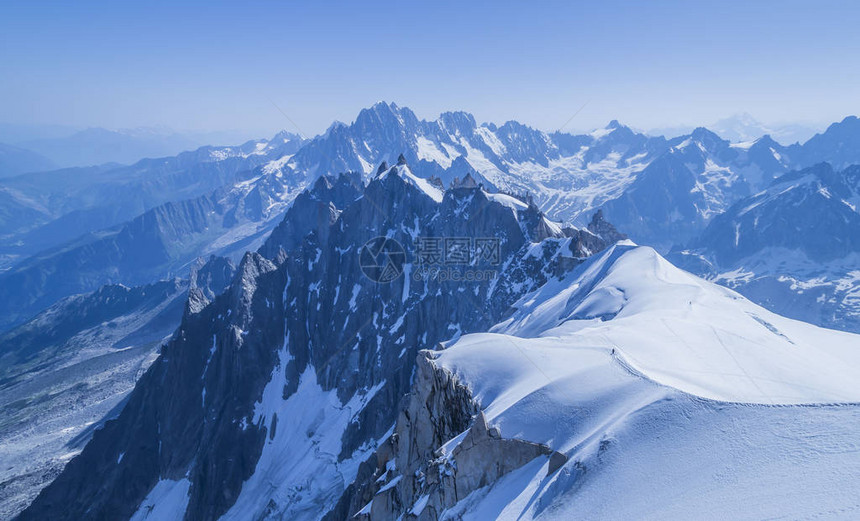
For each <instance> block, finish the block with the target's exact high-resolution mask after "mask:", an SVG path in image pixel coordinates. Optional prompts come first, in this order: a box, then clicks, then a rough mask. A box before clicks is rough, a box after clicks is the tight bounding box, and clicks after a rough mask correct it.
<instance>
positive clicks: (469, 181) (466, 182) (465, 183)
mask: <svg viewBox="0 0 860 521" xmlns="http://www.w3.org/2000/svg"><path fill="white" fill-rule="evenodd" d="M477 186H478V183H477V181H475V178H474V177H472V174H471V172H467V173H466V177H464V178H463V180H462V181H461V180H460V179H459V178H456V177H455V178H454V181H453V182H452V183H451V188H477Z"/></svg>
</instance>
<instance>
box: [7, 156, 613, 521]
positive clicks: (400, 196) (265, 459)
mask: <svg viewBox="0 0 860 521" xmlns="http://www.w3.org/2000/svg"><path fill="white" fill-rule="evenodd" d="M354 181H355V179H353V180H350V178H349V177H348V176H338V177H324V178H321V179H319V180H318V181H317V182H316V183H315V184H314V186H313V188H312V189H311V190H310V191H308V192H307V193H305V194H303V195H302V196H300V197H298V198H297V199H296V201H295V203H294V205H293V206H292V207H291V208H290V210H289V211H288V212H287V214H286V217H285V219H284V222H283V223H282V224H281V225H280V226H279V227H278V228H277V229H276V231H275V232H274V233H273V235H272V237H271V238H270V239H269V240H268V241H267V242H266V244H265V245H264V246H263V247H261V249H260V252H261V253H262V254H261V253H253V254H252V253H249V254H247V255H246V256H245V257H244V259H243V260H242V262H241V265H240V266H239V268H238V272H237V274H236V276H235V278H234V279H233V281H232V283H231V284H230V286H229V288H228V289H227V291H226V292H224V293H223V294H220V295H218V296H214V298H210V297H207V296H205V295H203V294H201V293H199V292H196V291H192V293H191V295H190V297H189V303H188V305H187V307H186V313H185V316H184V318H183V320H182V324H181V326H180V327H179V330H178V331H177V333H176V334H175V336H174V338H173V340H172V341H171V342H170V343H169V344H167V345H166V346H165V347H164V349H163V351H162V355H161V357H160V358H159V359H158V360H157V361H156V362H155V363H154V364H153V365H152V367H151V368H150V369H149V371H147V373H146V375H144V376H143V378H142V379H141V380H140V382H139V383H138V385H137V387H136V389H135V391H134V392H133V393H132V395H131V396H130V398H129V401H128V404H127V405H126V406H125V408H124V409H123V412H122V413H121V414H120V415H119V417H118V418H117V419H116V420H112V421H109V422H107V423H106V424H105V427H104V428H103V429H102V430H100V431H97V432H96V433H95V436H94V437H93V440H92V441H91V442H90V444H89V445H88V446H87V448H85V449H84V452H83V453H82V454H81V455H80V456H79V457H77V458H75V459H74V460H72V461H71V462H70V463H69V465H68V466H67V467H66V469H65V470H64V472H63V474H61V476H60V477H59V478H58V479H57V480H56V481H54V482H53V483H52V484H51V485H49V486H48V487H47V488H46V489H45V490H44V491H43V492H42V493H41V494H40V496H39V498H38V499H37V500H36V501H35V502H34V503H33V505H32V506H31V507H30V508H28V509H27V510H26V511H25V512H24V513H23V514H22V515H21V519H38V518H43V517H44V516H49V517H52V518H55V519H80V518H86V517H92V518H97V517H109V518H128V517H131V516H132V514H133V513H134V512H135V511H137V510H138V507H141V508H142V509H143V510H141V512H145V511H152V512H159V511H160V510H158V509H159V508H162V507H166V504H167V503H168V502H165V501H160V500H157V498H158V497H160V496H159V495H160V494H162V493H164V492H167V491H169V490H182V489H183V487H184V488H185V490H187V491H188V496H187V502H184V500H183V504H182V505H179V507H180V508H179V510H175V511H173V512H172V513H170V514H167V513H166V512H165V511H161V512H162V514H161V515H167V516H168V517H170V516H174V517H181V516H182V512H185V511H187V514H186V518H187V519H215V518H217V517H219V516H222V515H224V516H225V518H226V519H230V518H236V517H238V518H247V516H249V515H251V516H255V517H257V516H261V515H268V516H281V517H286V518H291V519H298V518H300V517H301V516H303V515H306V514H307V513H309V512H312V511H315V512H319V511H320V510H321V509H322V511H325V510H328V509H330V508H333V507H335V505H336V503H337V502H338V500H339V498H340V497H341V495H342V494H343V493H344V490H346V489H347V485H348V484H349V483H350V482H351V481H352V480H353V479H354V478H355V473H356V472H358V471H359V467H360V465H361V463H362V462H363V461H364V460H365V459H366V458H367V457H369V456H370V454H371V452H372V451H373V449H374V447H375V446H376V444H377V442H378V440H380V439H381V438H383V437H384V436H385V433H386V432H387V431H388V430H389V429H390V428H391V426H392V425H393V423H394V420H395V416H396V410H397V404H398V402H399V400H400V398H401V396H403V395H404V394H405V393H406V392H407V390H408V389H409V386H410V380H411V375H412V372H413V368H414V363H415V356H416V353H417V351H418V349H421V348H427V347H433V346H435V345H436V343H438V342H440V341H442V340H445V339H447V338H450V337H451V336H452V335H457V334H459V333H464V332H467V331H475V330H481V329H486V328H488V327H489V326H490V325H492V324H493V323H494V322H496V321H497V320H498V319H499V317H501V316H502V314H503V313H504V311H505V310H506V309H507V308H508V306H509V305H510V303H512V302H513V301H514V300H516V299H517V298H518V297H519V296H520V295H522V294H523V292H525V291H528V289H530V288H534V287H536V286H537V285H540V284H541V283H543V282H544V281H546V280H547V279H548V278H550V277H553V276H555V275H556V274H558V273H563V272H564V271H565V270H567V269H570V268H572V267H573V266H575V265H576V264H577V263H578V262H579V259H580V258H581V255H583V252H586V253H584V254H586V255H587V254H589V253H592V252H595V251H599V250H600V249H602V248H604V247H606V245H607V244H608V241H614V240H616V239H618V238H620V237H622V236H620V235H619V234H617V232H615V231H614V228H612V227H611V225H609V224H608V223H606V222H605V221H603V220H602V219H601V218H600V217H599V216H598V217H596V218H595V219H594V222H593V223H592V226H591V228H590V229H583V230H576V229H570V228H567V229H562V228H561V227H560V226H558V225H557V224H555V223H552V222H550V221H548V220H547V219H546V217H544V216H543V215H542V213H541V212H540V211H539V210H538V209H537V208H536V207H534V206H530V205H528V204H526V203H524V202H522V201H519V200H517V199H515V198H512V197H509V196H501V195H499V194H487V193H486V192H485V191H484V190H482V189H481V188H478V187H475V188H457V189H451V190H448V191H443V190H441V189H440V188H438V187H437V186H435V185H432V184H429V183H426V182H422V181H424V180H422V179H420V178H418V177H415V176H414V174H412V172H411V171H410V169H409V167H408V166H406V165H403V164H401V165H398V166H395V167H392V168H390V169H387V170H383V171H382V172H380V174H379V175H378V176H376V177H374V179H373V180H372V181H371V182H370V183H369V184H368V185H367V187H366V188H365V187H363V186H362V185H361V184H360V183H356V182H354ZM287 232H289V233H287ZM378 236H387V237H390V238H391V239H393V240H395V241H397V242H398V243H399V244H401V245H402V247H403V249H404V251H406V252H408V254H407V256H406V260H405V262H404V263H403V264H401V265H400V266H399V269H400V270H402V273H401V274H400V275H399V276H397V277H395V278H394V280H392V281H391V282H390V283H387V284H379V283H376V282H373V281H371V280H370V279H368V278H367V277H366V276H365V275H364V274H363V272H362V265H361V264H360V259H361V256H360V255H359V252H360V251H361V249H362V246H363V245H364V244H365V243H366V242H367V241H368V240H370V239H373V238H374V237H378ZM296 237H301V239H300V240H296ZM422 238H455V239H458V240H460V241H462V239H463V238H465V239H466V241H467V242H468V243H469V244H470V245H471V246H474V245H475V244H476V243H477V241H479V240H486V239H490V243H491V244H494V245H497V247H498V251H497V252H496V253H497V256H496V257H493V256H490V257H488V258H484V257H480V256H479V255H478V251H472V254H474V255H475V256H474V257H473V260H472V261H471V262H466V263H465V264H462V263H460V264H456V265H443V264H440V265H438V266H437V265H429V267H431V268H437V272H436V273H437V275H435V277H434V276H429V275H421V274H422V273H423V271H422V270H421V265H419V264H418V262H417V260H416V257H415V254H416V253H415V252H416V248H417V246H418V245H419V243H421V240H422ZM540 239H542V240H541V241H540V242H534V241H538V240H540ZM458 244H462V243H461V242H460V243H458ZM471 246H470V247H471ZM457 251H459V252H460V253H462V252H463V250H457ZM480 251H483V250H480ZM481 259H483V260H481ZM461 261H462V259H461ZM424 267H428V266H427V265H425V266H424ZM449 270H450V271H449ZM440 271H441V272H444V273H446V275H445V276H444V277H443V276H440V275H438V273H439V272H440ZM489 272H492V273H493V274H494V276H492V277H491V276H490V275H488V273H489ZM452 273H457V274H459V275H452ZM476 273H480V274H481V278H480V279H479V280H478V279H476V276H475V274H476ZM470 274H471V275H470ZM485 275H486V277H485ZM457 276H460V277H463V278H462V280H454V279H455V278H456V277H457ZM469 277H471V279H469ZM270 395H271V396H270ZM291 398H292V400H291ZM270 399H275V400H276V402H273V403H281V402H284V401H285V400H286V401H287V402H288V403H290V404H303V405H302V407H311V409H309V410H308V409H306V410H305V411H304V412H301V413H299V412H298V411H296V414H297V415H295V416H293V415H292V414H290V413H289V412H288V411H285V410H283V409H277V410H270V409H269V407H271V406H272V403H270ZM319 400H322V401H319ZM311 410H312V411H313V414H311V412H310V411H311ZM307 421H310V422H311V423H310V424H308V425H305V422H307ZM286 447H289V449H288V450H285V448H286ZM290 469H293V470H290ZM293 472H296V474H293ZM309 479H310V480H311V481H314V482H317V481H319V482H325V483H328V485H326V486H323V487H322V488H318V487H316V486H305V485H301V483H302V482H305V481H307V480H309ZM266 483H268V484H269V485H265V484H266ZM272 484H274V486H275V489H276V490H274V491H271V493H269V494H267V495H266V496H267V497H266V498H265V499H263V498H262V497H261V496H259V495H258V492H259V487H264V488H265V487H271V486H272ZM174 487H179V488H174ZM180 496H184V494H180ZM341 501H343V500H341ZM346 501H348V498H347V500H346ZM159 505H161V507H159ZM303 513H304V514H303ZM153 515H155V514H153Z"/></svg>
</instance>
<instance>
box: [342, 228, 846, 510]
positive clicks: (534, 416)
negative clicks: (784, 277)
mask: <svg viewBox="0 0 860 521" xmlns="http://www.w3.org/2000/svg"><path fill="white" fill-rule="evenodd" d="M514 308H515V311H514V313H513V315H512V316H511V317H510V318H507V319H506V320H503V321H502V322H500V323H499V324H497V325H496V326H494V327H493V328H491V330H490V332H489V333H482V334H471V335H466V336H464V337H462V338H460V339H458V340H455V341H453V342H451V343H449V344H448V345H447V346H446V347H445V348H444V349H442V350H440V351H422V352H421V353H419V361H418V365H419V370H418V372H417V376H416V381H415V385H414V386H413V388H412V392H411V394H410V396H409V397H408V398H407V400H406V404H405V405H404V407H403V409H402V412H401V414H400V416H399V418H398V421H397V425H396V426H395V428H394V431H393V434H392V435H391V436H390V437H389V438H388V442H387V443H386V444H385V445H383V446H382V447H381V448H380V450H379V451H377V456H378V459H377V460H376V462H375V466H376V470H375V472H373V473H372V474H369V475H368V476H367V477H366V478H365V481H364V487H365V489H364V492H365V494H364V497H365V498H366V499H367V503H366V504H365V505H364V506H363V507H362V508H361V510H360V511H359V515H358V516H357V519H361V520H387V519H401V518H402V519H420V520H431V519H464V520H473V519H474V520H479V519H510V520H522V519H583V520H585V519H763V518H767V519H771V518H782V517H786V516H788V517H800V518H806V517H815V516H818V515H823V516H824V517H827V518H829V519H848V518H851V517H852V516H853V512H854V511H855V510H856V508H857V494H856V493H855V488H856V487H857V485H858V480H859V479H860V478H858V476H860V474H858V470H860V454H858V452H857V447H856V442H855V441H854V436H853V434H852V432H853V431H854V430H856V428H857V427H858V426H860V414H858V412H860V408H858V406H857V405H856V402H857V401H858V399H860V384H858V381H857V379H856V377H855V375H856V371H857V370H858V369H860V351H858V350H857V347H858V345H860V337H858V336H857V335H852V334H848V333H842V332H837V331H831V330H826V329H820V328H817V327H814V326H810V325H808V324H805V323H802V322H797V321H793V320H788V319H785V318H783V317H780V316H778V315H775V314H773V313H771V312H769V311H767V310H765V309H763V308H761V307H759V306H756V305H754V304H752V303H750V302H748V301H746V300H745V299H744V298H743V297H741V296H740V295H738V294H737V293H734V292H732V291H730V290H727V289H724V288H721V287H719V286H716V285H714V284H711V283H708V282H705V281H703V280H701V279H698V278H696V277H694V276H692V275H690V274H688V273H685V272H682V271H681V270H678V269H677V268H675V267H674V266H672V265H671V264H669V263H668V262H667V261H666V260H665V259H663V258H661V257H660V255H658V254H657V253H656V252H655V251H654V250H653V249H651V248H647V247H637V246H635V245H633V244H632V243H626V244H624V243H619V244H617V245H615V246H613V247H611V248H609V249H608V250H607V251H605V252H603V253H601V254H599V255H597V256H595V257H593V258H591V259H589V260H588V261H586V263H585V264H583V265H582V266H580V267H578V268H577V269H576V270H574V271H573V272H571V273H568V274H567V275H565V276H563V277H561V278H560V279H554V280H551V281H548V282H547V283H546V284H545V285H543V286H542V287H540V288H539V289H537V290H536V291H535V292H532V293H529V294H527V295H525V296H524V297H522V299H521V300H520V301H519V302H517V303H516V304H515V305H514ZM846 402H855V403H854V404H853V405H846V404H845V403H846ZM774 404H779V405H781V407H774V406H773V405H774ZM840 404H842V405H840ZM439 417H445V418H447V419H449V422H439V421H438V418H439ZM741 496H743V497H749V498H751V499H750V500H749V501H748V502H739V501H737V498H738V497H741ZM344 518H345V517H344Z"/></svg>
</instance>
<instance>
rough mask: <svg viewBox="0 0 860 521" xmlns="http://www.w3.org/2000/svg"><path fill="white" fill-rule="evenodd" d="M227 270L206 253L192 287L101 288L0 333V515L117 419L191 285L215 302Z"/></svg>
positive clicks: (29, 496)
mask: <svg viewBox="0 0 860 521" xmlns="http://www.w3.org/2000/svg"><path fill="white" fill-rule="evenodd" d="M234 271H235V266H233V265H232V264H231V263H230V262H229V260H227V259H223V258H215V257H213V258H211V259H210V260H209V261H208V262H207V263H206V264H205V265H201V264H199V263H197V264H195V265H194V266H193V267H192V273H191V280H190V281H187V280H179V279H176V280H170V281H161V282H157V283H153V284H147V285H144V286H138V287H126V286H119V285H110V286H104V287H102V288H100V289H99V290H97V291H95V292H93V293H90V294H85V295H75V296H72V297H68V298H66V299H63V300H61V301H60V302H58V303H56V304H54V305H53V306H51V307H50V308H48V309H47V310H45V311H43V312H42V313H40V314H39V315H37V316H36V317H34V318H33V319H32V320H30V321H28V322H27V323H25V324H22V325H21V326H18V327H16V328H14V329H12V330H11V331H8V332H6V333H4V334H3V335H0V405H2V407H0V411H2V412H0V455H2V459H3V461H4V463H6V465H4V466H3V468H2V469H0V483H2V484H3V485H2V486H0V518H3V519H7V518H11V517H12V516H13V515H14V514H16V513H18V512H20V511H21V510H22V509H23V508H24V507H26V506H27V505H28V504H29V503H30V502H31V501H32V500H33V499H34V498H35V497H36V495H37V494H38V492H39V491H40V490H41V489H42V488H43V487H44V486H45V485H47V484H48V483H49V482H50V481H51V480H52V479H53V478H54V477H56V476H57V474H59V473H60V471H62V469H63V467H64V466H65V464H66V463H67V462H68V460H69V458H71V457H72V456H74V455H76V454H78V453H79V452H80V451H81V449H83V447H84V445H86V443H87V442H88V441H89V439H90V437H91V436H92V434H93V432H94V431H95V430H96V429H98V428H101V426H102V425H103V424H104V422H105V421H107V420H109V419H112V418H115V417H116V416H117V415H118V414H119V412H120V410H121V409H122V407H123V405H124V404H125V401H124V400H125V398H126V397H127V396H128V394H129V393H130V392H131V390H132V388H133V387H134V385H135V383H136V381H137V380H138V378H140V377H141V376H142V375H143V373H144V372H145V371H146V369H147V368H148V367H149V366H150V364H151V363H152V362H153V361H154V360H155V358H156V357H157V356H158V348H159V347H160V346H161V344H162V342H164V341H166V340H167V339H169V338H170V336H171V335H172V334H173V332H174V331H175V330H176V327H177V325H178V324H179V322H180V320H181V319H182V315H183V309H184V308H185V306H186V301H187V297H188V292H189V287H190V291H191V293H192V294H193V295H195V296H197V298H198V299H206V298H212V297H214V295H215V293H220V292H221V291H223V289H224V288H225V287H226V286H227V284H228V283H229V282H230V280H231V279H232V274H233V272H234Z"/></svg>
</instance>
